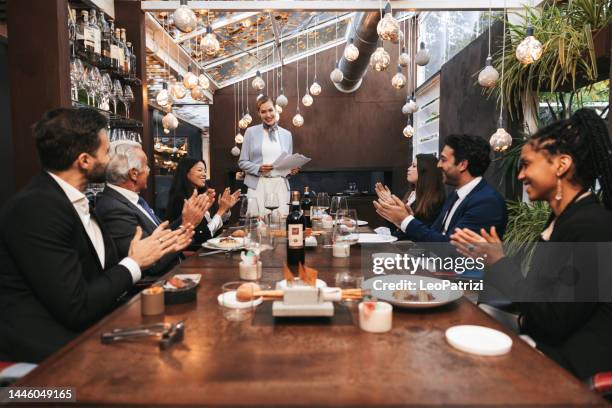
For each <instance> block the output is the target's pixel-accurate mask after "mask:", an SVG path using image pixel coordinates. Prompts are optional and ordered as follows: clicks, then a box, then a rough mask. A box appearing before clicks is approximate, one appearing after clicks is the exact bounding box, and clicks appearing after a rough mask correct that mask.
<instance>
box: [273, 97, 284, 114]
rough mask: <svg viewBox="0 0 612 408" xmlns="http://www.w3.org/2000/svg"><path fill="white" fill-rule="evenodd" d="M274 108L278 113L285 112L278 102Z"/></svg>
mask: <svg viewBox="0 0 612 408" xmlns="http://www.w3.org/2000/svg"><path fill="white" fill-rule="evenodd" d="M277 99H278V98H277ZM274 109H275V110H276V113H278V114H279V115H280V114H281V113H283V108H282V106H280V105H279V104H276V106H274Z"/></svg>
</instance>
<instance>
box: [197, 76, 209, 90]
mask: <svg viewBox="0 0 612 408" xmlns="http://www.w3.org/2000/svg"><path fill="white" fill-rule="evenodd" d="M198 85H200V87H201V88H202V89H210V81H209V80H208V78H207V77H206V75H204V74H200V76H199V77H198Z"/></svg>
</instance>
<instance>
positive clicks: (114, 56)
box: [109, 20, 119, 71]
mask: <svg viewBox="0 0 612 408" xmlns="http://www.w3.org/2000/svg"><path fill="white" fill-rule="evenodd" d="M109 31H110V46H111V69H112V70H113V71H118V70H119V46H118V43H117V36H116V30H115V22H114V21H112V20H111V22H110V27H109Z"/></svg>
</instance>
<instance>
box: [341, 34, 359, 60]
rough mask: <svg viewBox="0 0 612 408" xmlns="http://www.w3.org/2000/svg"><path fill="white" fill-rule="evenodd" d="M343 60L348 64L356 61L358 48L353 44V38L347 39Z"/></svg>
mask: <svg viewBox="0 0 612 408" xmlns="http://www.w3.org/2000/svg"><path fill="white" fill-rule="evenodd" d="M343 55H344V59H346V60H347V61H348V62H353V61H356V60H357V58H359V48H357V47H356V46H355V44H353V37H351V38H349V40H348V44H347V46H346V47H345V48H344V54H343Z"/></svg>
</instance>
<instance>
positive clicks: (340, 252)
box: [333, 242, 351, 258]
mask: <svg viewBox="0 0 612 408" xmlns="http://www.w3.org/2000/svg"><path fill="white" fill-rule="evenodd" d="M350 254H351V246H350V245H349V244H346V243H344V242H336V243H335V244H334V246H333V255H334V257H336V258H347V257H348V256H349V255H350Z"/></svg>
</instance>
